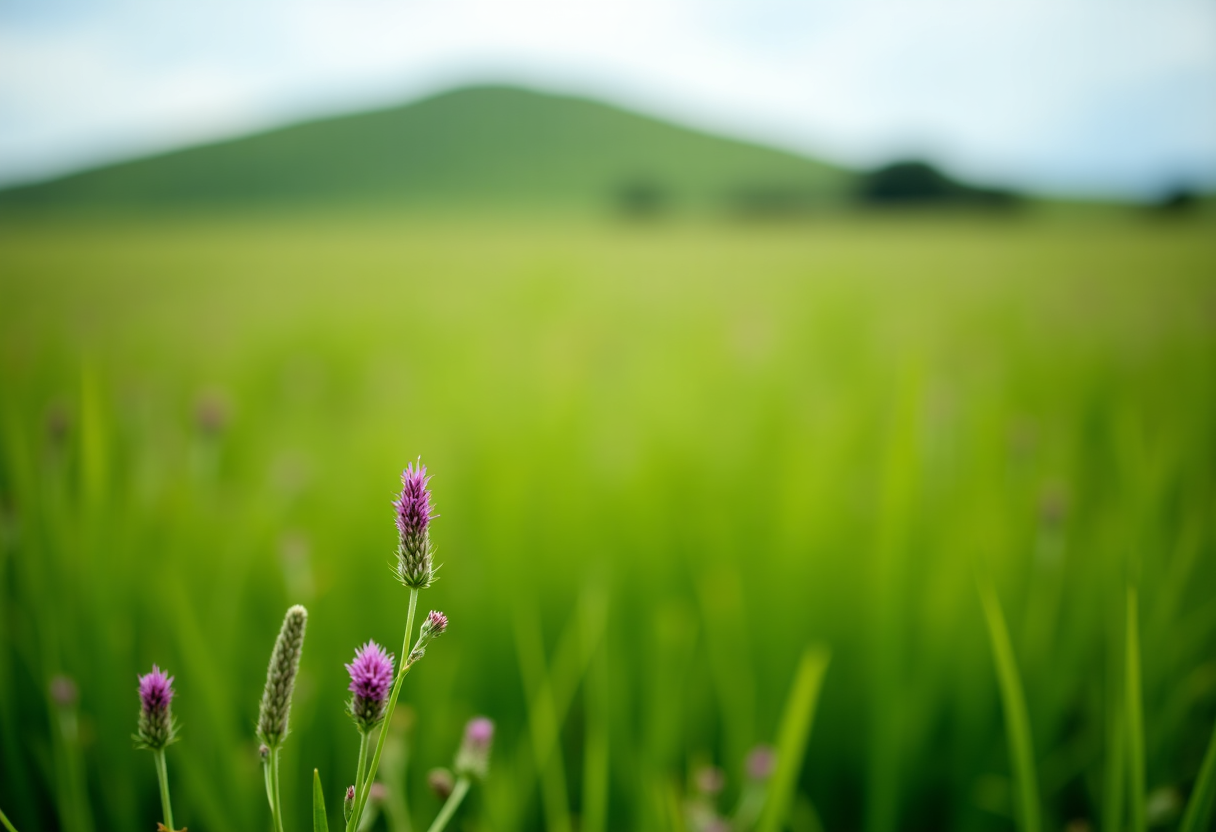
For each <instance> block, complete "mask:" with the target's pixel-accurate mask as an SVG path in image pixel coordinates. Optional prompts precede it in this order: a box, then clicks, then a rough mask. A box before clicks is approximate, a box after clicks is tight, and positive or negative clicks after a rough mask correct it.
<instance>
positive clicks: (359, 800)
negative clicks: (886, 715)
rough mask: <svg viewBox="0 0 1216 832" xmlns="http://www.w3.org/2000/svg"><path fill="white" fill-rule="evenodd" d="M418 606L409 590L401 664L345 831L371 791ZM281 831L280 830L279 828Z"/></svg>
mask: <svg viewBox="0 0 1216 832" xmlns="http://www.w3.org/2000/svg"><path fill="white" fill-rule="evenodd" d="M417 606H418V590H416V589H411V590H410V608H409V612H408V613H406V616H405V639H404V641H403V643H402V645H401V664H400V665H399V669H398V671H397V681H396V682H394V683H393V692H392V694H391V695H390V696H389V698H388V708H386V709H385V711H384V721H383V722H381V723H380V737H379V738H378V739H377V740H376V753H374V754H373V755H372V765H371V768H369V769H368V772H367V780H366V781H364V784H363V791H361V792H358V791H357V792H356V793H355V810H354V811H353V812H351V813H350V820H348V821H347V822H346V832H355V830H356V829H358V828H359V818H361V817H362V816H363V808H364V807H365V806H367V796H368V795H369V794H370V793H371V790H372V783H374V782H376V771H377V769H379V768H380V754H381V753H382V752H383V751H384V739H385V737H387V736H388V726H389V723H390V722H391V721H392V719H393V709H394V708H396V707H397V697H398V696H399V695H400V694H401V682H402V680H404V679H405V674H407V673H409V672H410V661H409V659H410V634H411V633H413V631H414V610H415V609H416V608H417ZM279 832H282V830H279Z"/></svg>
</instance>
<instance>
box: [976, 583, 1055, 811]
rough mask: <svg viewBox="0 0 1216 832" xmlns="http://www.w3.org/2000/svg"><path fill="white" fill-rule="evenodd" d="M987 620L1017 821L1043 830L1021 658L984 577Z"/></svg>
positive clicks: (982, 592) (981, 589)
mask: <svg viewBox="0 0 1216 832" xmlns="http://www.w3.org/2000/svg"><path fill="white" fill-rule="evenodd" d="M979 592H980V602H981V603H982V604H983V606H984V620H985V622H986V623H987V625H988V640H989V642H990V643H991V644H992V657H993V661H994V663H995V664H996V675H997V680H998V681H999V682H1000V687H1001V708H1002V710H1003V711H1004V714H1005V736H1006V740H1007V741H1008V743H1009V762H1010V769H1012V771H1014V772H1015V774H1016V776H1015V778H1014V788H1015V790H1016V791H1017V807H1018V812H1017V815H1016V817H1017V821H1018V828H1019V829H1021V830H1022V832H1039V830H1041V829H1042V828H1043V812H1042V809H1041V808H1040V805H1039V778H1038V775H1037V774H1036V773H1035V762H1034V738H1033V737H1032V736H1031V734H1030V716H1029V715H1028V714H1027V712H1026V694H1025V692H1024V691H1023V689H1022V679H1021V676H1020V674H1019V673H1018V665H1017V659H1016V658H1015V657H1014V655H1013V645H1012V644H1011V643H1010V640H1009V626H1008V625H1007V624H1006V623H1005V613H1004V611H1003V610H1002V609H1001V601H1000V599H999V598H997V597H996V592H995V591H993V589H992V587H991V586H989V585H988V584H987V583H986V582H984V581H983V580H982V579H981V581H980V585H979Z"/></svg>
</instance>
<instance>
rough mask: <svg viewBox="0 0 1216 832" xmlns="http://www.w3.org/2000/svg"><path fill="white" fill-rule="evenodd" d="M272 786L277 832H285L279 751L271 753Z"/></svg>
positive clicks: (272, 812)
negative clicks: (280, 795)
mask: <svg viewBox="0 0 1216 832" xmlns="http://www.w3.org/2000/svg"><path fill="white" fill-rule="evenodd" d="M270 786H271V790H272V791H273V792H274V797H273V798H271V800H272V801H273V803H272V806H271V812H270V813H271V814H272V815H273V816H274V828H275V832H283V804H282V802H281V801H280V800H279V749H277V748H275V749H273V750H272V751H271V752H270Z"/></svg>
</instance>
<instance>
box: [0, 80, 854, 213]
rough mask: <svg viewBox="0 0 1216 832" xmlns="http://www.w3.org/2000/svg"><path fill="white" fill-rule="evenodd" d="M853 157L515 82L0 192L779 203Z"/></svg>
mask: <svg viewBox="0 0 1216 832" xmlns="http://www.w3.org/2000/svg"><path fill="white" fill-rule="evenodd" d="M855 185H856V180H855V176H854V175H853V174H851V173H849V172H847V171H844V170H842V169H839V168H834V167H831V166H829V165H825V164H822V163H819V162H815V161H812V160H810V159H806V158H803V157H800V156H797V155H795V154H792V153H786V152H782V151H777V150H773V149H770V148H765V147H761V146H757V145H753V144H748V143H745V142H740V141H734V140H730V139H724V138H720V137H716V136H711V135H706V134H704V133H699V132H697V131H694V130H690V129H686V128H683V127H678V126H675V125H672V124H668V123H665V122H662V121H659V120H657V119H652V118H647V117H644V116H640V115H637V114H635V113H630V112H627V111H624V110H621V109H618V108H615V107H611V106H608V105H605V104H601V103H596V102H593V101H588V100H584V99H579V98H570V97H564V96H556V95H549V94H542V93H537V92H530V91H525V90H521V89H514V88H504V87H477V88H468V89H463V90H457V91H454V92H449V93H445V94H442V95H438V96H435V97H432V98H428V99H425V100H422V101H417V102H414V103H411V104H407V105H404V106H400V107H396V108H393V109H387V110H381V111H377V112H370V113H364V114H359V115H350V116H342V117H337V118H328V119H322V120H318V121H312V122H308V123H304V124H299V125H295V126H291V127H285V128H281V129H276V130H271V131H269V132H265V133H261V134H258V135H253V136H248V137H244V138H238V139H233V140H230V141H223V142H218V143H215V144H209V145H203V146H198V147H191V148H187V149H184V150H178V151H174V152H170V153H166V154H163V155H159V156H155V157H151V158H145V159H139V160H135V161H130V162H123V163H120V164H115V165H110V166H107V167H104V168H99V169H96V170H90V171H86V172H83V173H77V174H73V175H70V176H67V177H64V178H61V179H58V180H54V181H51V182H45V183H39V184H34V185H27V186H23V187H19V188H13V189H10V190H7V191H4V192H0V206H2V207H6V208H19V207H27V208H28V207H36V206H43V207H74V208H79V207H96V208H122V209H134V210H147V209H153V210H160V209H164V208H171V207H175V206H180V207H206V206H216V207H221V206H223V207H229V206H234V205H250V206H272V205H273V206H310V205H319V204H326V205H368V204H372V205H385V204H387V205H402V206H410V205H426V206H437V207H442V206H445V205H450V206H455V207H462V206H468V205H478V206H548V207H557V208H564V207H584V208H586V207H590V208H600V209H602V208H604V207H609V206H610V207H615V208H616V209H618V210H623V211H628V212H633V213H651V212H657V211H661V210H664V209H666V208H668V207H680V208H686V207H710V206H717V207H718V208H722V207H726V208H729V209H733V210H738V211H751V212H757V211H758V212H773V211H788V210H793V209H801V208H804V207H806V206H808V205H814V204H818V203H821V202H831V201H836V200H838V199H839V198H841V197H843V196H844V195H846V194H848V193H851V192H852V191H853V189H854V188H855Z"/></svg>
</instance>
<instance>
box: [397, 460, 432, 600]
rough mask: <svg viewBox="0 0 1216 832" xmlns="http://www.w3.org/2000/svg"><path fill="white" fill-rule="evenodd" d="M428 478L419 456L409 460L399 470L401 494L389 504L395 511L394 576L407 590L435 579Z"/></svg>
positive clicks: (428, 584)
mask: <svg viewBox="0 0 1216 832" xmlns="http://www.w3.org/2000/svg"><path fill="white" fill-rule="evenodd" d="M430 481H431V478H430V477H428V476H427V474H426V466H425V465H423V464H422V460H421V459H419V460H418V463H417V465H415V464H414V463H410V464H409V465H408V466H407V467H406V469H405V470H404V471H402V472H401V496H400V497H399V498H398V499H397V500H396V501H395V502H394V503H393V507H394V508H395V509H396V510H397V537H398V540H397V577H398V578H400V579H401V583H403V584H405V585H406V586H408V587H409V588H410V589H426V588H427V587H428V586H430V585H431V582H432V581H433V580H434V579H435V567H434V559H433V557H432V554H433V552H432V547H431V534H430V524H431V520H432V519H433V518H434V517H435V514H434V509H433V507H432V506H431V492H430V489H428V488H427V485H428V484H429V483H430Z"/></svg>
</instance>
